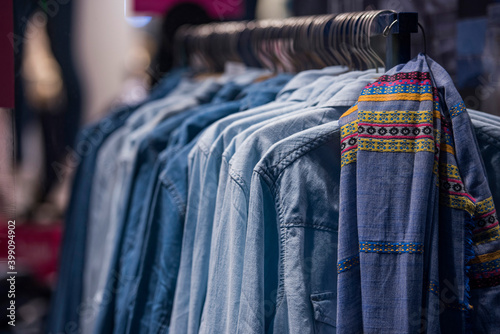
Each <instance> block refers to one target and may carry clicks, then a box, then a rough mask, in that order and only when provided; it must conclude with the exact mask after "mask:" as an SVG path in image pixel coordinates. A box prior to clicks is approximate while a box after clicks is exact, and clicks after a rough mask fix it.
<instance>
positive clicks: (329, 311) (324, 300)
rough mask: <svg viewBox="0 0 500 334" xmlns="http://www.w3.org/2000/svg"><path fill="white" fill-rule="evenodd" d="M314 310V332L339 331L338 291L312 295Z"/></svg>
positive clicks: (330, 333) (323, 333) (329, 333)
mask: <svg viewBox="0 0 500 334" xmlns="http://www.w3.org/2000/svg"><path fill="white" fill-rule="evenodd" d="M311 303H312V306H313V311H314V320H315V321H314V322H315V324H314V333H316V334H334V333H336V331H337V293H336V292H323V293H314V294H312V295H311Z"/></svg>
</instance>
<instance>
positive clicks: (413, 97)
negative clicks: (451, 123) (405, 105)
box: [358, 93, 432, 102]
mask: <svg viewBox="0 0 500 334" xmlns="http://www.w3.org/2000/svg"><path fill="white" fill-rule="evenodd" d="M397 100H403V101H432V94H430V93H429V94H402V93H399V94H389V95H362V96H360V97H359V98H358V101H359V102H361V101H378V102H382V101H397Z"/></svg>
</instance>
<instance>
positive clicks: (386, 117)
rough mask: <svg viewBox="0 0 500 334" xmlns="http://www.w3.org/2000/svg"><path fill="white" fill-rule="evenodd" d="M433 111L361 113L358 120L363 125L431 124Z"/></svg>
mask: <svg viewBox="0 0 500 334" xmlns="http://www.w3.org/2000/svg"><path fill="white" fill-rule="evenodd" d="M433 118H434V116H433V113H432V111H431V110H423V111H409V110H402V111H398V110H389V111H364V110H363V111H360V112H359V113H358V119H359V122H361V123H378V124H398V123H401V124H424V123H427V124H430V123H432V122H433Z"/></svg>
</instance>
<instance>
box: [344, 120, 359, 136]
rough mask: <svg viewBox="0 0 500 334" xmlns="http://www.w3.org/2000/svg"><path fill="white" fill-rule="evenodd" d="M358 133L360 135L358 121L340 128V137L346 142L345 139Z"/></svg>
mask: <svg viewBox="0 0 500 334" xmlns="http://www.w3.org/2000/svg"><path fill="white" fill-rule="evenodd" d="M356 133H358V120H355V121H352V122H349V123H347V124H345V125H343V126H342V127H341V128H340V136H341V137H342V140H344V139H345V137H347V136H350V135H352V134H356Z"/></svg>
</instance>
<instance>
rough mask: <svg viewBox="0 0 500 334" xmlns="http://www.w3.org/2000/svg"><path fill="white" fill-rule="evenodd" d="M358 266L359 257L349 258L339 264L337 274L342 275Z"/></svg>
mask: <svg viewBox="0 0 500 334" xmlns="http://www.w3.org/2000/svg"><path fill="white" fill-rule="evenodd" d="M357 265H359V255H356V256H352V257H349V258H347V259H345V260H342V261H339V263H338V264H337V273H338V274H340V273H341V272H344V271H347V270H349V269H351V268H352V267H354V266H357Z"/></svg>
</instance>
